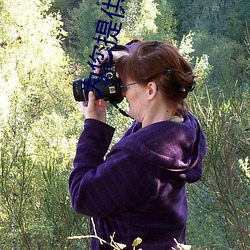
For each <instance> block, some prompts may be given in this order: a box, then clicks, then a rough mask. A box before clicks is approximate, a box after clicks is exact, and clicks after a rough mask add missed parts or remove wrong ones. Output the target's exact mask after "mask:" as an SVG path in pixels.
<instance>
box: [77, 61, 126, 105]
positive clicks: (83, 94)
mask: <svg viewBox="0 0 250 250" xmlns="http://www.w3.org/2000/svg"><path fill="white" fill-rule="evenodd" d="M90 91H93V92H94V93H95V97H96V99H97V100H98V99H104V100H105V101H109V102H110V103H112V104H116V103H120V102H121V101H122V100H123V96H122V92H121V80H120V79H119V78H118V77H117V76H116V68H115V64H114V63H113V64H112V65H111V66H110V67H105V65H104V66H103V67H102V68H101V69H100V73H99V74H95V73H91V74H90V78H83V79H77V80H74V81H73V95H74V98H75V100H76V101H79V102H82V101H88V93H89V92H90Z"/></svg>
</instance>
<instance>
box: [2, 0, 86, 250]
mask: <svg viewBox="0 0 250 250" xmlns="http://www.w3.org/2000/svg"><path fill="white" fill-rule="evenodd" d="M49 8H50V2H49V1H42V2H40V1H27V0H24V1H19V0H17V1H16V0H15V1H14V0H10V1H9V0H8V1H5V0H2V1H1V9H0V37H1V40H0V88H1V95H2V96H3V97H4V99H1V110H2V111H3V112H1V114H0V122H1V128H0V141H1V144H0V157H1V160H0V164H1V165H0V176H1V178H0V204H1V205H0V225H1V226H0V244H1V248H6V249H10V248H11V247H12V248H13V249H14V248H16V247H17V248H20V249H40V248H46V249H52V248H53V249H62V248H66V247H69V244H71V243H70V242H69V241H68V240H67V236H70V235H71V234H74V232H77V230H79V231H80V230H82V228H84V226H83V227H82V228H81V226H82V224H83V221H84V218H82V219H80V218H79V217H78V216H77V215H76V214H75V213H74V212H73V211H72V209H71V207H70V201H69V195H68V187H67V176H68V172H69V171H70V169H71V159H72V153H73V152H74V146H75V143H76V142H75V139H72V138H75V135H74V136H72V135H73V134H75V133H76V131H77V132H79V127H77V126H76V125H75V122H74V119H79V114H80V112H79V114H78V112H77V110H76V109H75V107H74V106H75V104H74V105H72V99H73V97H72V94H71V88H70V85H69V84H68V82H69V81H71V80H72V78H71V77H69V72H70V67H69V60H68V58H67V56H66V55H65V53H64V51H63V49H62V46H61V44H62V39H63V38H64V37H65V32H64V31H63V29H62V22H61V20H60V16H59V15H58V14H53V13H51V14H48V12H47V11H48V10H49ZM2 91H3V92H2ZM52 124H53V126H52ZM65 124H68V126H64V125H65ZM79 126H80V125H79ZM52 131H53V132H52ZM66 172H67V174H66ZM85 225H86V224H85ZM77 245H78V244H75V245H74V246H75V247H77Z"/></svg>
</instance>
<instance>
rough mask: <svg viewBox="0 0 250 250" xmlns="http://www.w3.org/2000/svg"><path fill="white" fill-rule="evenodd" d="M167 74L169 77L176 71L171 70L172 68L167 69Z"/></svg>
mask: <svg viewBox="0 0 250 250" xmlns="http://www.w3.org/2000/svg"><path fill="white" fill-rule="evenodd" d="M165 73H166V74H168V75H172V74H173V73H174V70H173V69H172V68H170V67H167V68H166V69H165Z"/></svg>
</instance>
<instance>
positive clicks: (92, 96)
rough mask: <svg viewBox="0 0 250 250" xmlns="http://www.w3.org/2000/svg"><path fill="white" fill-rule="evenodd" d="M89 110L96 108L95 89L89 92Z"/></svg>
mask: <svg viewBox="0 0 250 250" xmlns="http://www.w3.org/2000/svg"><path fill="white" fill-rule="evenodd" d="M88 99H89V101H88V110H89V111H90V112H92V111H94V110H95V94H94V92H93V91H90V92H89V94H88Z"/></svg>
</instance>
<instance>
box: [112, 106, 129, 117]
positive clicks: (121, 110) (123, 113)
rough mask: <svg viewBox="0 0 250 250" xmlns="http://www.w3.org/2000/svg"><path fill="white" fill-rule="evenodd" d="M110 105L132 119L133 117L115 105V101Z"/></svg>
mask: <svg viewBox="0 0 250 250" xmlns="http://www.w3.org/2000/svg"><path fill="white" fill-rule="evenodd" d="M112 105H113V106H114V107H115V108H116V109H117V110H118V111H119V112H120V113H121V114H122V115H124V116H126V117H129V118H131V119H133V120H134V118H133V117H131V116H130V115H129V114H127V113H126V112H125V111H124V110H122V109H121V108H119V107H118V106H117V103H112Z"/></svg>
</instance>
